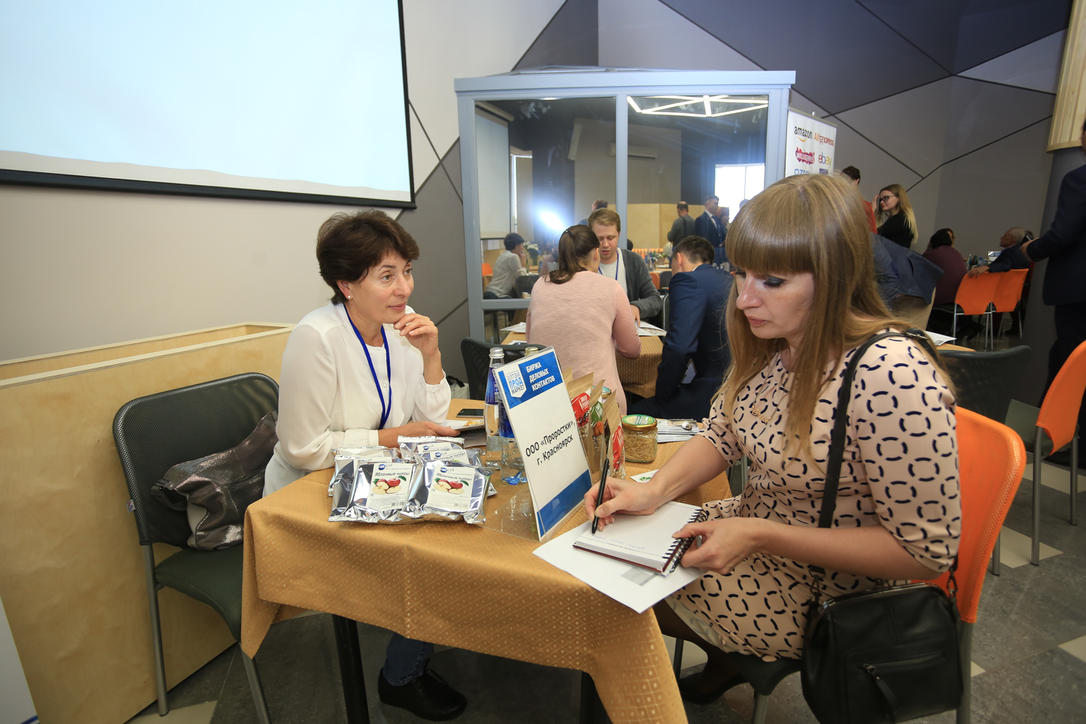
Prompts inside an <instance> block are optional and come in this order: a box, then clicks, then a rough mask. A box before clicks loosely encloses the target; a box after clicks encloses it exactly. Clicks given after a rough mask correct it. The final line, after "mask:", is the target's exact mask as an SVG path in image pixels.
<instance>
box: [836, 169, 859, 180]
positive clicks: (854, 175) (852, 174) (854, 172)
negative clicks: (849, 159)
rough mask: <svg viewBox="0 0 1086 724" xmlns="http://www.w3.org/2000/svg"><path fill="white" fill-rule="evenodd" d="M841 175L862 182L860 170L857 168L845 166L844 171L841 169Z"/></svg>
mask: <svg viewBox="0 0 1086 724" xmlns="http://www.w3.org/2000/svg"><path fill="white" fill-rule="evenodd" d="M841 173H843V174H844V175H846V176H848V177H849V178H850V179H852V180H853V181H859V180H860V169H858V168H856V167H855V166H845V167H844V168H843V169H841Z"/></svg>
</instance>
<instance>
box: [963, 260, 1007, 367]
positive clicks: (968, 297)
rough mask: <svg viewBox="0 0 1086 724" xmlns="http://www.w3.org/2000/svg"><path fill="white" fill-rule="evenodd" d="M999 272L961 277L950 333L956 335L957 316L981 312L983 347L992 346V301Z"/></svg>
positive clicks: (988, 347) (997, 284) (997, 283)
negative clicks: (982, 316)
mask: <svg viewBox="0 0 1086 724" xmlns="http://www.w3.org/2000/svg"><path fill="white" fill-rule="evenodd" d="M1000 276H1002V275H1000V274H981V275H979V276H975V277H973V276H969V275H968V274H967V275H965V276H964V277H962V281H961V284H959V285H958V292H957V293H956V294H955V295H954V319H953V321H952V322H951V326H950V335H951V336H952V337H956V336H957V335H958V317H959V316H965V315H970V316H972V315H976V314H983V315H984V317H985V319H984V348H985V349H991V348H992V303H993V300H994V299H995V294H996V287H998V286H999V277H1000Z"/></svg>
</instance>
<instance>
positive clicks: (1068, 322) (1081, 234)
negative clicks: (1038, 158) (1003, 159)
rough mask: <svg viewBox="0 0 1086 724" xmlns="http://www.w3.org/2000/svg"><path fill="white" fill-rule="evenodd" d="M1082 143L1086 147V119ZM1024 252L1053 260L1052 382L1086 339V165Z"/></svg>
mask: <svg viewBox="0 0 1086 724" xmlns="http://www.w3.org/2000/svg"><path fill="white" fill-rule="evenodd" d="M1079 142H1080V143H1081V144H1082V150H1083V151H1086V122H1084V123H1083V124H1082V136H1081V137H1080V139H1079ZM1022 253H1024V254H1025V255H1026V258H1027V259H1029V260H1030V261H1033V262H1037V261H1040V260H1042V259H1051V260H1052V263H1051V264H1048V265H1047V268H1046V269H1045V280H1044V288H1043V290H1042V291H1043V295H1042V298H1043V299H1044V303H1045V304H1048V305H1050V306H1052V308H1053V312H1054V316H1055V321H1056V341H1055V342H1053V343H1052V349H1051V350H1049V353H1048V384H1051V383H1052V378H1054V377H1055V376H1056V373H1057V372H1059V369H1060V367H1061V366H1062V365H1063V363H1064V361H1066V360H1067V358H1068V357H1070V356H1071V353H1072V352H1074V351H1075V348H1076V347H1078V346H1079V345H1080V344H1082V342H1083V341H1086V283H1084V280H1086V164H1084V165H1082V166H1079V167H1078V168H1076V169H1075V170H1074V171H1070V172H1069V173H1068V174H1067V175H1066V176H1064V177H1063V181H1061V182H1060V195H1059V197H1058V198H1057V200H1056V217H1055V218H1054V219H1053V220H1052V226H1051V227H1049V229H1048V231H1046V232H1045V233H1044V234H1042V235H1041V236H1040V237H1038V238H1036V239H1034V240H1033V241H1027V242H1026V243H1024V244H1023V245H1022ZM1046 389H1047V385H1046ZM1084 402H1086V400H1084ZM1078 424H1079V429H1080V430H1086V404H1084V405H1082V406H1080V407H1079V412H1078ZM1078 442H1079V465H1080V466H1083V467H1086V464H1084V459H1086V458H1084V455H1086V436H1083V435H1081V433H1080V437H1079V441H1078Z"/></svg>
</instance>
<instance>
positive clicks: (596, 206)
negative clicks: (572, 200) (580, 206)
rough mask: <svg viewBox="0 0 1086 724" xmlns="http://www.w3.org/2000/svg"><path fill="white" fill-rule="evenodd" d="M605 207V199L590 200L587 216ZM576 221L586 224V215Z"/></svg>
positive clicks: (582, 224)
mask: <svg viewBox="0 0 1086 724" xmlns="http://www.w3.org/2000/svg"><path fill="white" fill-rule="evenodd" d="M606 208H607V199H596V200H595V201H593V202H592V208H591V209H590V210H589V211H588V214H589V216H591V215H592V213H593V212H596V211H599V210H600V209H606ZM577 223H578V224H580V225H581V226H588V216H586V217H584V218H583V219H581V220H580V221H578V222H577Z"/></svg>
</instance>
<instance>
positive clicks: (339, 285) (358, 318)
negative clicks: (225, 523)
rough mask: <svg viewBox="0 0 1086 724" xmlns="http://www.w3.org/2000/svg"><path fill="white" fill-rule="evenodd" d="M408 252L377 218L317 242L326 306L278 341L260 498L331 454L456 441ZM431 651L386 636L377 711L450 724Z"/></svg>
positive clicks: (351, 217)
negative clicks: (408, 441) (404, 440)
mask: <svg viewBox="0 0 1086 724" xmlns="http://www.w3.org/2000/svg"><path fill="white" fill-rule="evenodd" d="M418 256H419V248H418V245H417V244H416V243H415V240H414V239H412V238H411V235H410V234H408V233H407V232H406V231H405V230H404V229H403V227H401V226H400V225H399V224H398V223H396V222H395V221H393V220H392V219H390V218H389V217H387V216H385V215H384V214H383V213H381V212H378V211H365V212H359V213H355V214H345V213H340V214H336V215H334V216H332V217H331V218H330V219H328V220H327V221H325V222H324V224H323V225H322V226H321V228H320V231H319V232H318V233H317V265H318V267H319V269H320V275H321V278H322V279H324V282H325V283H326V284H327V285H328V286H329V287H331V289H332V301H331V302H330V303H329V304H326V305H325V306H323V307H320V308H318V309H315V310H313V311H312V312H310V313H309V314H307V315H306V316H305V317H303V318H302V320H301V321H300V322H298V325H297V326H296V327H295V328H294V330H293V331H292V332H291V333H290V337H289V338H288V339H287V344H286V348H285V349H284V351H283V366H282V372H281V374H280V378H279V419H278V423H277V424H276V432H277V433H278V435H279V442H278V443H277V444H276V446H275V452H274V453H273V455H272V459H271V461H270V462H269V463H268V467H267V470H266V472H265V476H264V495H270V494H271V493H273V492H275V491H276V490H278V489H280V488H282V487H284V486H285V485H287V484H288V483H290V482H292V481H294V480H297V479H298V478H300V477H303V476H304V475H306V474H308V473H310V472H312V471H314V470H320V469H322V468H330V467H332V465H333V451H334V450H335V449H336V448H340V447H366V446H375V445H384V446H385V447H394V446H396V445H397V438H398V437H399V436H400V435H455V434H456V431H455V430H452V429H451V428H448V427H446V426H445V425H443V424H441V423H442V422H443V421H444V420H445V414H446V412H447V411H448V409H449V399H450V397H451V395H450V391H449V383H448V381H447V380H446V379H445V372H444V371H443V370H442V366H441V351H440V349H439V348H438V344H437V340H438V338H437V327H436V326H434V323H433V322H432V321H431V320H430V318H429V317H425V316H423V315H421V314H417V313H415V311H414V310H412V309H411V307H409V306H407V301H408V298H409V297H410V296H411V292H412V290H413V289H414V286H415V280H414V277H413V276H412V274H413V266H414V263H415V260H416V259H418ZM432 651H433V644H430V643H427V642H424V641H416V640H413V639H408V638H404V637H403V636H400V635H399V634H393V636H392V640H391V641H390V642H389V644H388V649H387V651H386V654H385V665H384V668H383V669H382V670H381V673H380V675H379V680H378V691H379V694H380V698H381V701H383V702H385V703H387V704H390V705H393V706H399V707H403V708H406V709H408V710H409V711H412V712H413V713H415V714H416V715H418V716H422V717H424V718H429V719H434V718H446V719H447V718H452V717H455V716H458V715H459V714H460V713H461V712H462V711H463V710H464V707H465V706H466V700H465V699H464V697H463V695H461V694H460V693H459V692H458V691H456V690H455V689H453V688H452V687H450V686H449V685H448V684H447V683H445V682H444V681H443V680H442V679H441V678H440V677H438V676H437V675H436V674H434V673H433V672H431V671H430V670H429V668H428V667H427V664H428V662H429V659H430V654H431V653H432Z"/></svg>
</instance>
